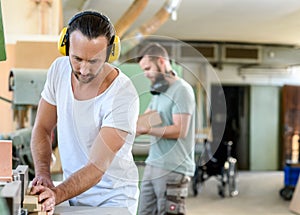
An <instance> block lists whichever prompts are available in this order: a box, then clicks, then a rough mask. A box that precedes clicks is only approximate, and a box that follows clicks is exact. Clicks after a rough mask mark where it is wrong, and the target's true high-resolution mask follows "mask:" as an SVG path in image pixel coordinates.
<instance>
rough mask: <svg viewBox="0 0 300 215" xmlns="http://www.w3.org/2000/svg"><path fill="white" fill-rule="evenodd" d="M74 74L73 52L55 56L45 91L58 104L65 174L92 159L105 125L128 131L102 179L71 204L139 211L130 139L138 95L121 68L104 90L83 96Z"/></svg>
mask: <svg viewBox="0 0 300 215" xmlns="http://www.w3.org/2000/svg"><path fill="white" fill-rule="evenodd" d="M71 74H72V69H71V66H70V62H69V57H60V58H58V59H56V60H55V61H54V62H53V64H52V65H51V67H50V69H49V71H48V74H47V80H46V83H45V87H44V90H43V92H42V98H43V99H44V100H46V101H47V102H48V103H50V104H52V105H55V106H56V108H57V116H58V117H57V129H58V130H57V131H58V147H59V152H60V155H61V163H62V169H63V174H64V178H65V179H66V178H68V177H69V176H70V175H71V174H72V173H74V172H76V171H77V170H79V169H80V168H82V167H83V166H84V165H85V164H86V163H87V162H88V160H89V153H90V149H91V146H92V144H93V143H94V140H95V138H96V136H97V134H98V133H99V130H100V129H101V128H102V127H113V128H118V129H120V130H124V131H126V132H128V135H127V138H126V141H125V144H124V145H123V146H122V148H121V149H120V150H119V151H118V153H117V154H116V156H115V158H114V160H113V162H112V164H111V165H110V167H109V168H108V170H107V171H106V172H105V174H104V175H103V177H102V180H101V181H100V182H99V183H98V184H97V185H95V186H94V187H92V188H91V189H89V190H87V191H86V192H84V193H82V194H80V195H79V196H77V197H75V198H73V199H71V200H70V204H71V205H90V206H104V207H126V208H128V209H129V211H130V212H131V213H133V214H135V212H136V207H137V200H138V194H139V191H138V172H137V168H136V165H135V163H134V161H133V156H132V144H133V141H134V137H135V130H136V120H137V118H138V113H139V98H138V94H137V92H136V90H135V88H134V86H133V84H132V82H131V81H130V79H129V78H128V77H127V76H126V75H124V74H123V73H122V72H121V71H120V70H119V75H118V76H117V78H116V79H115V80H114V81H113V83H112V84H111V85H110V86H109V88H108V89H106V91H105V92H103V93H102V94H100V95H98V96H97V97H95V98H92V99H88V100H83V101H79V100H76V99H75V98H74V95H73V92H72V86H71Z"/></svg>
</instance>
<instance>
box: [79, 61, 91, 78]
mask: <svg viewBox="0 0 300 215" xmlns="http://www.w3.org/2000/svg"><path fill="white" fill-rule="evenodd" d="M79 72H80V74H81V75H86V74H88V72H89V69H88V66H87V63H85V62H81V64H80V70H79Z"/></svg>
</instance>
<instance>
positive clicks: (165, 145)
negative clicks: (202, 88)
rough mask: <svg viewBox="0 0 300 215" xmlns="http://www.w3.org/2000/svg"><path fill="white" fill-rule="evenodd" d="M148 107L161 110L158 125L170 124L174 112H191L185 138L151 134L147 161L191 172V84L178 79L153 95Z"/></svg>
mask: <svg viewBox="0 0 300 215" xmlns="http://www.w3.org/2000/svg"><path fill="white" fill-rule="evenodd" d="M149 109H151V110H156V111H157V112H158V113H159V114H160V117H161V118H162V121H163V124H162V125H161V126H168V125H172V124H173V117H172V115H173V114H190V115H191V121H190V126H189V129H188V134H187V136H186V137H185V138H179V139H163V138H159V137H155V136H151V141H150V144H151V146H150V150H149V155H148V157H147V159H146V164H149V165H152V166H156V167H159V168H162V169H165V170H171V171H175V172H179V173H182V174H184V175H189V176H193V175H194V171H195V160H194V146H195V109H196V108H195V96H194V91H193V89H192V87H191V86H190V85H189V84H188V83H187V82H186V81H184V80H183V79H179V80H177V81H176V82H174V83H173V84H172V85H171V86H170V87H169V88H168V89H167V91H166V92H164V93H161V94H160V95H155V96H153V98H152V100H151V102H150V104H149Z"/></svg>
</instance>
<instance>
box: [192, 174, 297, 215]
mask: <svg viewBox="0 0 300 215" xmlns="http://www.w3.org/2000/svg"><path fill="white" fill-rule="evenodd" d="M218 183H219V182H218V180H217V179H216V178H215V177H211V178H209V179H208V180H207V181H206V182H205V183H204V186H203V187H202V189H201V190H200V192H199V194H198V196H197V197H193V196H192V194H191V195H190V196H189V197H188V199H187V211H188V213H187V214H188V215H200V214H205V215H229V214H230V215H233V214H237V215H253V214H259V215H271V214H272V215H274V214H275V215H289V214H295V213H292V212H291V211H290V210H289V205H290V201H286V200H283V199H282V197H281V196H280V195H279V190H280V189H281V188H283V187H284V173H283V171H270V172H248V171H245V172H239V173H238V189H239V194H238V196H236V197H226V198H221V197H220V196H219V195H218V188H217V186H218Z"/></svg>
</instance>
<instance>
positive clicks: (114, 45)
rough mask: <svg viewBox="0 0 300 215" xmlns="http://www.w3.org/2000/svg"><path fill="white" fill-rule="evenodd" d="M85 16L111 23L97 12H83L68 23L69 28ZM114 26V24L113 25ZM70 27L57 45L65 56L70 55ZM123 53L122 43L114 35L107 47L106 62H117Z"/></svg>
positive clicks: (65, 28)
mask: <svg viewBox="0 0 300 215" xmlns="http://www.w3.org/2000/svg"><path fill="white" fill-rule="evenodd" d="M85 15H93V16H97V17H100V18H101V19H103V20H105V21H106V22H108V23H109V24H111V23H110V20H109V18H108V17H107V16H105V15H103V14H101V13H98V12H95V11H83V12H81V13H78V14H76V15H75V16H74V17H72V18H71V19H70V21H69V23H68V27H69V26H70V25H71V24H72V23H73V22H74V21H75V20H76V19H78V18H79V17H82V16H85ZM111 25H112V24H111ZM68 27H64V28H63V29H62V30H61V32H60V35H59V40H58V43H57V46H58V47H57V48H58V51H59V52H60V53H61V54H62V55H65V56H68V55H69V46H70V41H69V39H70V35H69V32H68ZM120 53H121V43H120V38H119V37H118V36H117V35H113V36H112V38H111V40H110V41H109V44H108V47H107V55H106V56H107V58H106V61H107V62H110V63H111V62H114V61H116V60H117V59H118V58H119V56H120Z"/></svg>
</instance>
